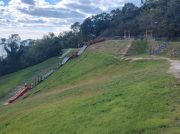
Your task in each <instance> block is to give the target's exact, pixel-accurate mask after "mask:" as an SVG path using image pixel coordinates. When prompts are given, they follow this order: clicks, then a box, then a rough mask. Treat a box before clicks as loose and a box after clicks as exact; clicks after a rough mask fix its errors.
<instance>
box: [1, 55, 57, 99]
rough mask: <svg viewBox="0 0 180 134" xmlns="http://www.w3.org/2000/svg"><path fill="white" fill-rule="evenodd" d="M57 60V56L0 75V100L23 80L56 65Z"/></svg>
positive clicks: (25, 80)
mask: <svg viewBox="0 0 180 134" xmlns="http://www.w3.org/2000/svg"><path fill="white" fill-rule="evenodd" d="M58 60H59V59H58V58H57V57H55V58H51V59H49V60H47V61H45V62H43V63H40V64H38V65H35V66H32V67H29V68H26V69H24V70H21V71H18V72H15V73H13V74H9V75H6V76H3V77H0V100H1V98H3V97H4V96H7V93H8V92H9V91H12V90H14V89H15V88H16V87H17V86H18V85H23V84H24V83H25V82H28V81H30V80H31V79H32V78H34V77H35V76H37V75H38V74H39V73H42V72H44V71H47V70H48V69H50V68H51V67H53V66H54V65H56V64H57V62H58Z"/></svg>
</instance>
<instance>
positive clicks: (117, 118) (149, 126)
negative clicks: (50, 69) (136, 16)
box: [0, 49, 180, 134]
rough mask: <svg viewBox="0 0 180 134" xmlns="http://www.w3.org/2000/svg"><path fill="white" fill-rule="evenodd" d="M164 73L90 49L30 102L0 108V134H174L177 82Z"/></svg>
mask: <svg viewBox="0 0 180 134" xmlns="http://www.w3.org/2000/svg"><path fill="white" fill-rule="evenodd" d="M167 68H168V64H167V63H166V62H165V61H136V62H129V61H123V60H120V59H117V58H115V57H114V55H112V54H108V53H105V52H97V51H93V50H91V49H90V50H89V51H88V52H86V53H85V54H83V55H82V56H81V57H80V58H77V59H75V60H72V61H70V62H68V63H67V64H66V65H65V66H64V67H63V68H62V69H60V70H59V71H58V72H57V73H55V74H53V75H52V76H51V77H50V78H48V79H47V80H46V81H45V82H43V83H41V84H40V85H39V86H38V87H37V88H36V89H34V91H33V92H32V94H31V96H30V97H29V98H27V99H25V100H24V101H21V102H17V103H14V104H12V105H9V106H6V107H1V108H0V112H1V114H0V133H1V134H36V133H37V134H39V133H42V134H50V133H53V134H142V133H143V134H173V133H174V134H178V133H180V123H179V122H180V118H179V113H180V105H179V100H180V98H179V95H180V91H179V88H180V81H179V80H176V79H175V78H173V77H171V76H169V75H168V74H167V73H166V71H167ZM36 91H39V92H38V93H35V92H36Z"/></svg>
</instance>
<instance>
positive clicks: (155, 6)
mask: <svg viewBox="0 0 180 134" xmlns="http://www.w3.org/2000/svg"><path fill="white" fill-rule="evenodd" d="M179 13H180V1H179V0H142V6H141V7H137V6H135V5H134V4H132V3H127V4H125V5H124V7H123V8H122V9H115V10H112V11H111V12H110V13H101V14H98V15H95V16H92V17H89V18H87V19H85V20H84V22H83V23H82V24H80V23H79V22H76V23H74V24H73V25H72V26H71V31H70V32H64V33H61V34H59V36H58V37H57V36H55V35H54V34H53V33H50V34H49V35H47V36H44V37H43V39H40V40H36V41H34V43H32V44H31V45H28V46H26V45H24V44H23V43H20V44H19V43H18V42H19V40H20V37H19V36H18V35H12V36H11V37H10V38H9V41H8V43H4V45H5V50H6V52H7V58H5V59H1V60H0V76H1V75H4V74H7V73H11V72H14V71H17V70H19V69H22V68H25V67H28V66H31V65H34V64H37V63H39V62H42V61H44V60H46V59H48V58H50V57H53V56H57V55H59V54H61V51H62V49H64V48H77V47H80V46H82V42H83V41H88V40H91V39H94V38H96V37H112V36H124V32H126V34H127V36H129V35H131V36H134V37H144V35H145V33H146V35H147V34H151V35H152V36H153V37H158V38H159V37H165V38H168V39H174V38H176V37H180V23H179V22H180V14H179ZM148 32H150V33H148ZM2 43H3V42H2Z"/></svg>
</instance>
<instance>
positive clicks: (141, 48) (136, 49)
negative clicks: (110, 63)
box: [127, 40, 148, 56]
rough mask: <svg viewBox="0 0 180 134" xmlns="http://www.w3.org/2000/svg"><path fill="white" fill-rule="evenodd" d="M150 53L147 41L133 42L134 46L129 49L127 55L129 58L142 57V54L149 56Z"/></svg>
mask: <svg viewBox="0 0 180 134" xmlns="http://www.w3.org/2000/svg"><path fill="white" fill-rule="evenodd" d="M147 53H148V42H147V41H141V40H138V41H133V42H132V46H131V48H130V49H129V51H128V53H127V55H128V56H132V55H133V56H134V55H141V54H147Z"/></svg>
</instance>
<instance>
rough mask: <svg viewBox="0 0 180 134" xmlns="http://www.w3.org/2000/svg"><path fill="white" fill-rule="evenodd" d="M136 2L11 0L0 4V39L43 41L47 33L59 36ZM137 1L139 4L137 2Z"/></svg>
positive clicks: (119, 0)
mask: <svg viewBox="0 0 180 134" xmlns="http://www.w3.org/2000/svg"><path fill="white" fill-rule="evenodd" d="M129 1H130V2H133V1H134V0H61V1H60V2H57V3H56V4H50V3H49V2H47V1H46V0H11V1H9V3H8V5H7V6H4V2H3V1H0V31H1V33H0V37H7V36H9V35H10V34H12V33H18V34H20V35H21V36H22V38H40V37H42V35H44V34H47V33H48V32H55V33H59V32H62V31H65V30H68V29H69V28H70V25H71V24H72V23H74V22H76V21H80V22H82V21H83V19H84V18H85V17H87V16H90V15H93V14H97V13H101V12H103V11H109V10H112V9H113V8H118V7H122V6H123V5H124V3H125V2H129ZM135 1H136V0H135Z"/></svg>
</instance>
